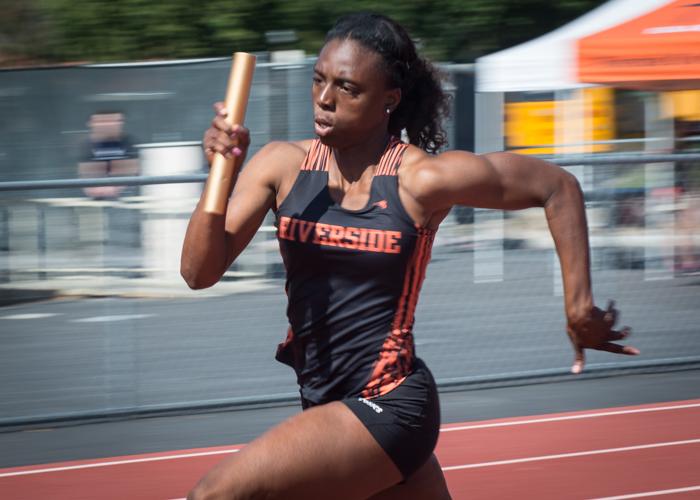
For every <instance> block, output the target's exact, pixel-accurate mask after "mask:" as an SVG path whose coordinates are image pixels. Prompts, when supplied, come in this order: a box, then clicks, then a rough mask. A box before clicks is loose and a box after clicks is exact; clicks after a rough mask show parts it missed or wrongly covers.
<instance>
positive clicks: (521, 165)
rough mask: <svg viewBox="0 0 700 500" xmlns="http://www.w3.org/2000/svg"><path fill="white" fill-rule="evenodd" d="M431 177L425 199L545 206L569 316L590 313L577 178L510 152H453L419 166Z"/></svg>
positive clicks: (440, 204)
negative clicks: (422, 166)
mask: <svg viewBox="0 0 700 500" xmlns="http://www.w3.org/2000/svg"><path fill="white" fill-rule="evenodd" d="M421 170H423V176H424V177H426V178H429V179H430V180H429V181H428V182H426V183H425V184H424V185H425V186H426V188H427V189H426V191H425V192H424V198H423V199H424V203H425V204H427V205H428V206H429V207H430V208H431V209H432V210H440V209H444V208H445V205H446V204H449V206H451V205H469V206H473V207H480V208H495V209H502V210H517V209H523V208H531V207H543V208H544V210H545V215H546V217H547V222H548V224H549V229H550V231H551V233H552V238H553V239H554V243H555V246H556V249H557V253H558V255H559V260H560V262H561V267H562V274H563V281H564V292H565V299H566V304H565V306H566V313H567V317H568V318H569V319H570V320H576V319H578V318H580V317H581V316H584V315H586V314H588V312H589V311H590V310H591V308H592V307H593V299H592V296H591V280H590V264H589V249H588V227H587V224H586V213H585V211H584V204H583V195H582V193H581V189H580V187H579V185H578V182H577V181H576V178H575V177H574V176H573V175H571V174H570V173H568V172H567V171H566V170H563V169H561V168H559V167H557V166H556V165H552V164H550V163H547V162H545V161H542V160H540V159H537V158H532V157H528V156H522V155H516V154H512V153H490V154H486V155H483V156H478V155H473V154H471V153H466V152H461V151H453V152H448V153H443V154H442V155H439V156H437V157H435V159H434V160H433V161H430V160H429V163H428V164H426V165H425V166H424V168H422V169H421Z"/></svg>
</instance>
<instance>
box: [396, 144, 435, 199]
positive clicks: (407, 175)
mask: <svg viewBox="0 0 700 500" xmlns="http://www.w3.org/2000/svg"><path fill="white" fill-rule="evenodd" d="M438 170H439V169H438V167H437V162H436V161H435V155H431V154H428V153H426V152H425V151H423V150H422V149H421V148H419V147H417V146H414V145H413V144H409V145H408V146H407V147H406V151H405V152H404V155H403V159H402V161H401V168H400V169H399V184H400V185H401V187H402V188H403V189H405V190H406V191H408V192H409V193H410V194H411V195H412V196H413V197H415V198H420V197H421V194H422V193H423V191H425V190H426V189H427V188H429V187H430V186H431V185H432V183H433V182H434V180H435V177H436V176H438V175H439V172H438Z"/></svg>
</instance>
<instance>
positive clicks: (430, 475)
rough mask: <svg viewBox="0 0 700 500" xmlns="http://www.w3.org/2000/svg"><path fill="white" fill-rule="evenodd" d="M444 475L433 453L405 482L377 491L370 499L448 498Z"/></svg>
mask: <svg viewBox="0 0 700 500" xmlns="http://www.w3.org/2000/svg"><path fill="white" fill-rule="evenodd" d="M451 498H452V497H451V496H450V492H449V491H448V490H447V483H446V482H445V476H444V475H443V474H442V468H441V467H440V463H439V462H438V459H437V457H436V456H435V455H434V454H433V455H432V456H431V457H430V458H429V459H428V461H427V462H425V463H424V464H423V465H422V466H421V468H420V469H418V470H417V471H416V472H415V473H414V474H413V475H411V477H409V478H408V479H407V480H406V481H405V482H403V483H401V484H397V485H395V486H391V487H389V488H388V489H386V490H384V491H382V492H381V493H377V494H376V495H374V496H373V497H372V498H371V499H370V500H450V499H451Z"/></svg>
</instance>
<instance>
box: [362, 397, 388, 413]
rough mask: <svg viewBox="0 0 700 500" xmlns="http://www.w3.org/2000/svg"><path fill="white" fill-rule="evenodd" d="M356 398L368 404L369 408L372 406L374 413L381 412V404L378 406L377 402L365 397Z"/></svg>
mask: <svg viewBox="0 0 700 500" xmlns="http://www.w3.org/2000/svg"><path fill="white" fill-rule="evenodd" d="M357 400H358V401H359V402H360V403H364V404H366V405H367V406H369V407H370V408H372V409H373V410H374V412H375V413H381V412H383V411H384V409H383V408H382V407H381V406H379V405H378V404H377V403H373V402H372V401H369V400H367V399H365V398H357Z"/></svg>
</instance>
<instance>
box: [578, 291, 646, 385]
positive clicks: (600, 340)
mask: <svg viewBox="0 0 700 500" xmlns="http://www.w3.org/2000/svg"><path fill="white" fill-rule="evenodd" d="M614 306H615V303H614V302H613V301H612V300H611V301H610V302H609V303H608V308H607V310H605V311H603V310H601V309H599V308H597V307H593V309H592V310H591V312H590V313H589V314H588V315H587V317H585V318H583V319H580V320H577V321H576V322H571V321H569V322H567V327H566V331H567V333H568V334H569V338H570V339H571V343H572V344H573V347H574V354H575V358H574V364H573V366H572V367H571V373H581V372H582V371H583V366H584V364H585V362H586V356H585V352H584V350H585V349H596V350H598V351H608V352H612V353H615V354H626V355H629V356H636V355H637V354H639V350H638V349H636V348H635V347H632V346H623V345H620V344H616V343H615V342H614V341H616V340H624V339H626V338H627V337H629V335H630V333H632V330H631V329H630V327H628V326H625V327H624V328H622V330H613V326H615V323H616V322H617V317H618V315H619V311H618V310H617V309H615V307H614Z"/></svg>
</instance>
